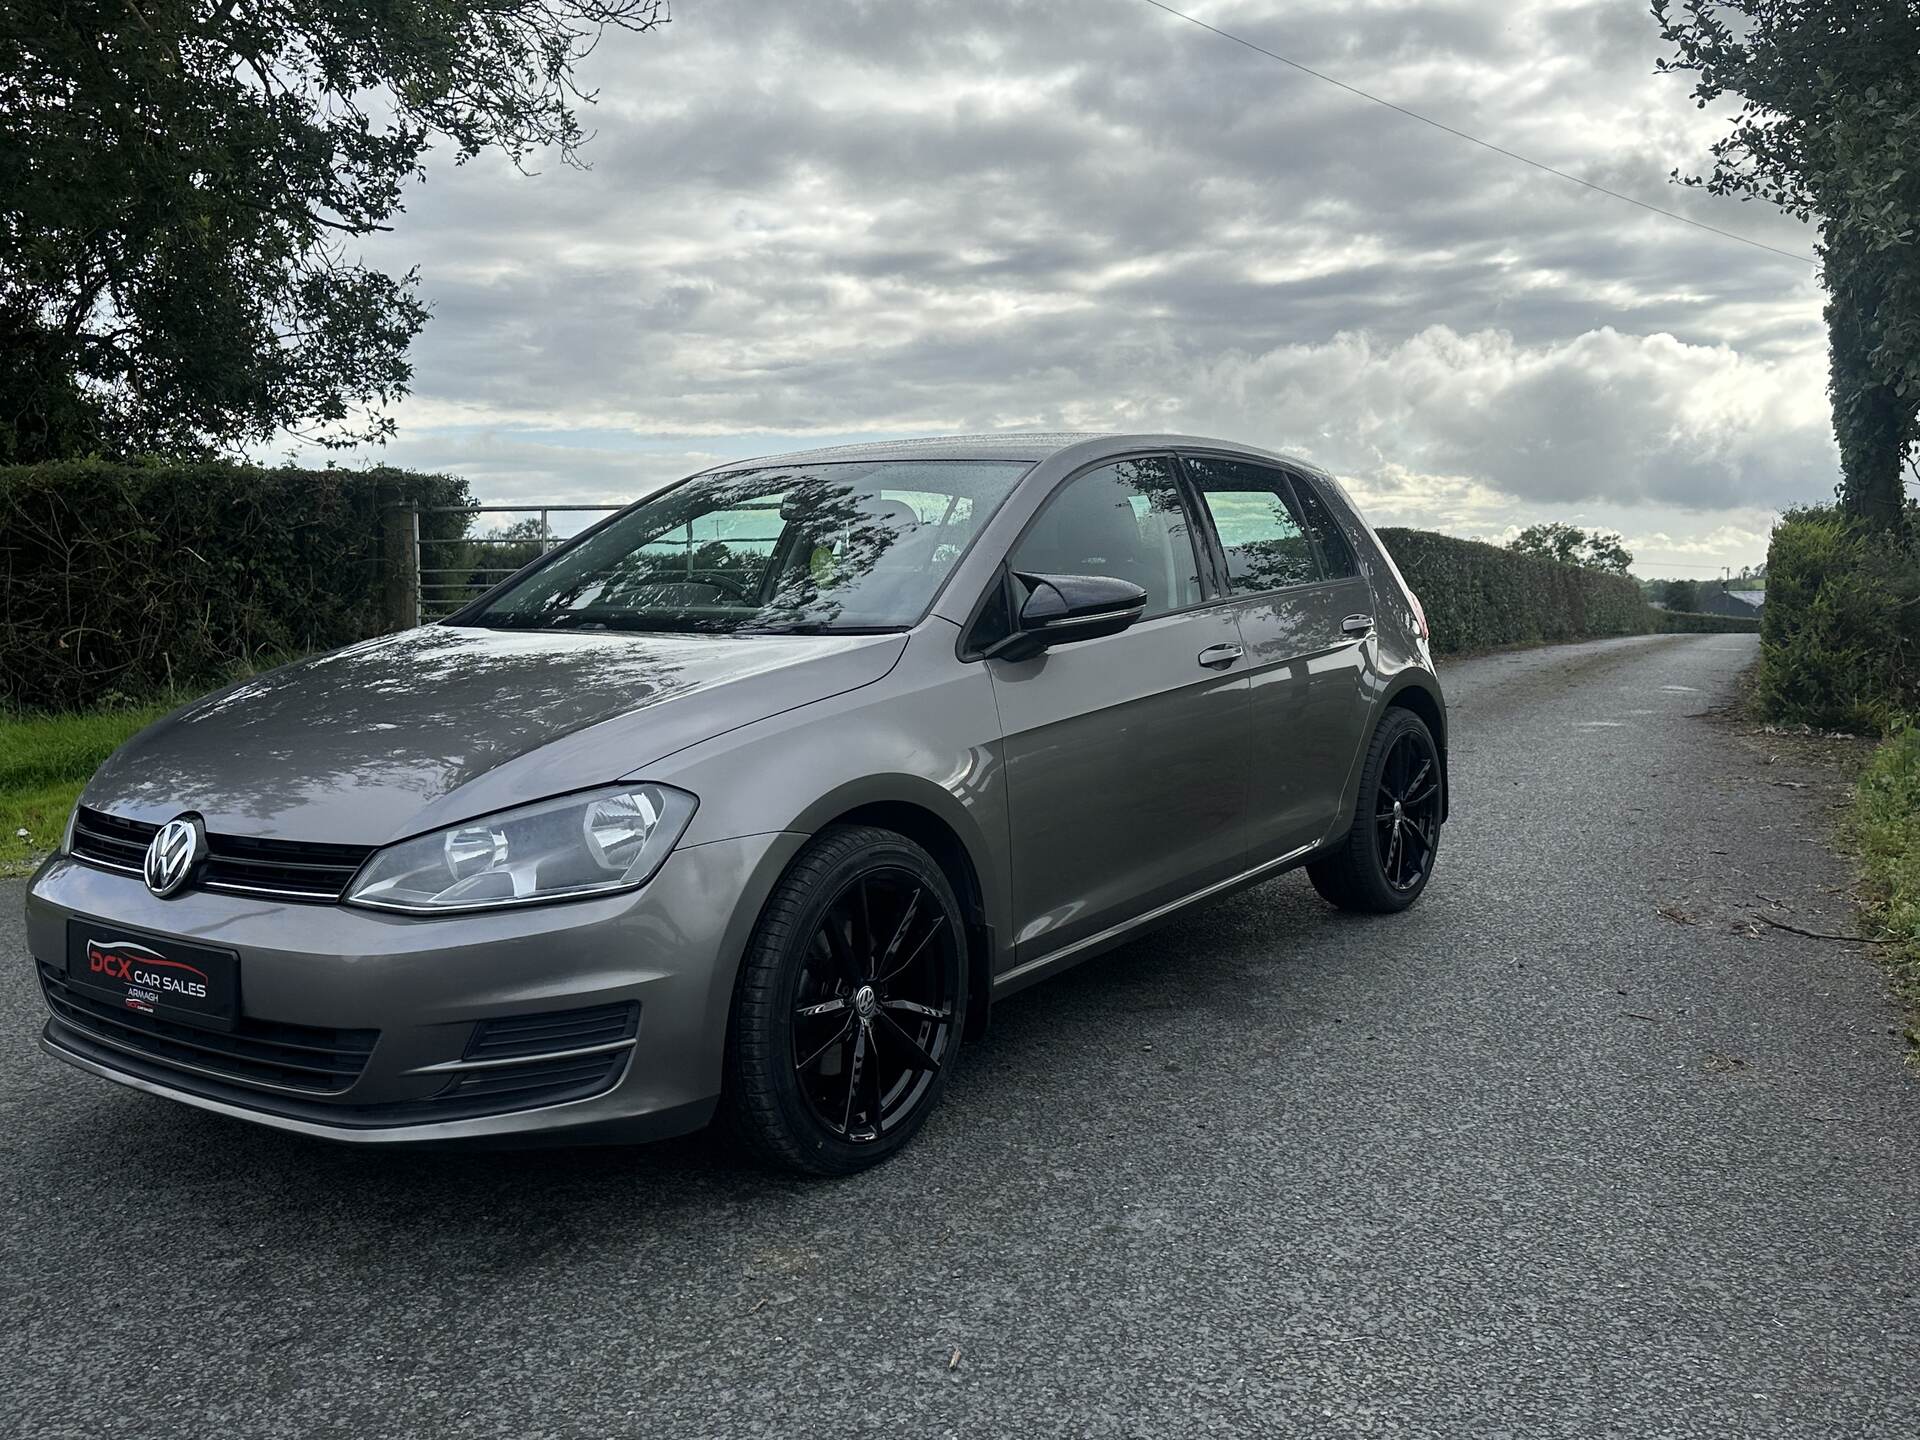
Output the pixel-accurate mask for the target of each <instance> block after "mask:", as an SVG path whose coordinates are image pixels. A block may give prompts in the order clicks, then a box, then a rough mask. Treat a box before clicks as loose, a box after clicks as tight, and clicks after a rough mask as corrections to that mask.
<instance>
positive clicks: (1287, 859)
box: [993, 840, 1322, 1000]
mask: <svg viewBox="0 0 1920 1440" xmlns="http://www.w3.org/2000/svg"><path fill="white" fill-rule="evenodd" d="M1321 844H1322V842H1321V841H1319V840H1315V841H1313V842H1312V843H1310V844H1306V845H1302V846H1301V847H1300V848H1299V849H1297V850H1289V851H1288V852H1287V853H1286V854H1284V855H1281V856H1279V857H1278V858H1276V859H1273V860H1268V861H1265V862H1263V863H1261V864H1259V865H1255V866H1254V867H1253V868H1252V869H1251V870H1242V871H1241V872H1240V873H1239V874H1238V875H1229V876H1228V877H1227V878H1226V879H1224V880H1216V881H1214V882H1213V884H1211V885H1207V886H1204V887H1202V888H1201V889H1199V890H1196V891H1194V892H1193V893H1192V894H1191V895H1182V896H1181V897H1180V898H1179V899H1178V900H1169V901H1168V902H1167V903H1166V904H1164V905H1157V906H1155V907H1154V908H1153V909H1151V910H1149V911H1147V912H1146V913H1145V914H1141V915H1135V916H1134V917H1133V918H1132V919H1130V920H1122V921H1121V922H1120V923H1119V924H1118V925H1110V926H1108V927H1107V928H1106V929H1105V930H1102V931H1100V932H1099V933H1098V934H1097V935H1089V936H1087V937H1086V938H1085V939H1082V940H1076V941H1074V942H1073V943H1072V944H1071V945H1062V946H1061V947H1060V948H1059V949H1058V950H1049V951H1048V952H1047V953H1046V954H1045V955H1042V956H1040V957H1038V958H1037V959H1033V960H1029V961H1027V962H1026V963H1025V964H1022V965H1016V966H1014V967H1013V968H1012V969H1011V970H1008V971H1006V972H1005V973H1003V974H1000V975H996V976H994V979H993V996H994V999H996V1000H998V999H1000V998H1001V997H1003V996H1006V995H1011V994H1013V993H1014V992H1015V991H1018V990H1024V989H1026V988H1027V986H1029V985H1033V984H1037V983H1038V982H1039V981H1042V980H1044V979H1046V978H1047V977H1048V976H1050V975H1057V974H1059V973H1060V972H1061V971H1062V970H1071V969H1072V968H1073V967H1074V966H1075V965H1078V964H1079V963H1080V962H1081V961H1082V960H1091V959H1092V958H1093V957H1094V956H1095V955H1098V954H1101V953H1103V952H1104V951H1107V950H1111V949H1113V948H1114V947H1115V946H1117V945H1123V944H1125V943H1126V942H1127V941H1128V940H1131V939H1132V938H1133V937H1134V936H1136V935H1138V934H1141V933H1142V932H1144V931H1146V930H1149V929H1151V928H1152V927H1153V926H1155V925H1157V924H1159V923H1160V922H1161V921H1162V920H1165V919H1168V918H1169V917H1171V916H1173V915H1175V914H1177V913H1178V912H1180V911H1182V910H1184V909H1186V908H1187V907H1188V906H1189V905H1197V904H1199V903H1200V902H1201V901H1203V900H1213V899H1216V898H1218V897H1220V896H1222V895H1228V894H1231V893H1232V892H1233V891H1235V890H1243V889H1245V888H1246V887H1247V886H1249V885H1258V884H1259V883H1260V882H1261V881H1263V880H1270V879H1272V878H1273V877H1274V876H1276V875H1281V874H1284V873H1285V872H1286V871H1288V870H1292V869H1294V868H1296V867H1297V866H1299V865H1301V864H1302V863H1304V862H1305V860H1306V858H1307V857H1308V856H1309V855H1311V854H1312V853H1313V852H1314V851H1316V850H1318V849H1319V848H1320V846H1321Z"/></svg>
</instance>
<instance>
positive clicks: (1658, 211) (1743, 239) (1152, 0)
mask: <svg viewBox="0 0 1920 1440" xmlns="http://www.w3.org/2000/svg"><path fill="white" fill-rule="evenodd" d="M1147 4H1149V5H1151V6H1153V8H1154V9H1156V10H1164V11H1165V12H1166V13H1167V14H1169V15H1171V16H1173V17H1174V18H1175V19H1176V20H1184V21H1186V22H1187V23H1188V24H1189V25H1198V26H1199V27H1200V28H1201V29H1202V30H1206V31H1210V32H1211V33H1213V34H1215V35H1218V36H1219V37H1220V38H1221V39H1222V40H1231V41H1232V42H1233V43H1234V44H1236V45H1244V46H1245V47H1246V48H1247V49H1249V50H1251V51H1253V52H1254V53H1255V54H1256V55H1264V56H1266V57H1267V58H1268V59H1269V60H1278V61H1279V62H1280V63H1281V64H1282V65H1289V66H1291V67H1292V68H1294V69H1295V70H1298V71H1299V72H1300V73H1301V74H1303V75H1311V76H1312V77H1313V78H1314V79H1316V80H1323V81H1325V82H1326V83H1327V84H1329V85H1331V86H1333V87H1334V88H1335V89H1339V90H1344V91H1346V92H1347V93H1348V94H1349V95H1357V96H1359V97H1360V98H1361V99H1362V100H1371V101H1372V102H1373V103H1374V104H1375V105H1384V106H1386V108H1387V109H1389V110H1392V111H1394V112H1395V113H1396V114H1399V115H1404V116H1406V117H1407V118H1408V119H1409V120H1418V121H1419V122H1420V123H1421V124H1422V125H1431V126H1432V127H1433V128H1434V129H1436V130H1444V131H1445V132H1446V133H1447V134H1449V135H1452V136H1455V137H1456V138H1458V139H1461V140H1465V141H1467V142H1468V143H1470V144H1474V145H1478V146H1479V147H1480V148H1481V149H1482V150H1491V151H1492V152H1493V153H1494V154H1496V155H1504V156H1505V157H1506V158H1507V159H1509V160H1518V161H1519V162H1520V163H1521V164H1522V165H1531V166H1532V167H1533V168H1534V169H1536V170H1544V171H1545V172H1546V173H1547V174H1549V175H1553V176H1557V177H1558V178H1559V179H1562V180H1567V181H1571V182H1572V183H1573V184H1575V185H1578V186H1580V187H1582V188H1583V189H1587V190H1593V191H1596V192H1597V193H1599V194H1601V195H1605V196H1608V197H1609V198H1611V199H1614V200H1624V201H1625V202H1626V203H1627V204H1629V205H1637V206H1639V207H1640V208H1641V209H1642V210H1649V211H1651V212H1652V213H1654V214H1655V215H1664V216H1665V217H1666V218H1667V219H1669V220H1678V221H1679V222H1680V223H1681V224H1682V225H1691V226H1693V228H1694V229H1696V230H1705V231H1707V232H1708V233H1709V234H1711V235H1718V236H1720V237H1721V238H1723V239H1726V240H1738V241H1739V242H1740V243H1741V244H1742V245H1751V246H1753V248H1754V249H1756V250H1765V251H1767V252H1768V253H1769V254H1772V255H1780V256H1784V257H1785V258H1786V259H1788V260H1798V261H1801V262H1802V263H1804V264H1807V265H1812V264H1814V263H1815V262H1814V261H1813V260H1812V259H1811V258H1810V257H1808V256H1806V255H1796V254H1794V252H1793V251H1791V250H1782V249H1780V248H1779V247H1778V246H1777V245H1769V244H1767V243H1766V242H1765V241H1763V240H1753V239H1750V238H1748V237H1747V236H1745V235H1736V234H1734V232H1733V231H1731V230H1722V229H1721V228H1720V227H1719V226H1718V225H1709V224H1707V222H1706V221H1704V220H1695V219H1693V218H1692V217H1691V216H1687V215H1682V214H1681V213H1680V212H1679V211H1677V210H1666V209H1662V208H1661V207H1660V206H1658V205H1653V204H1649V203H1648V202H1647V201H1645V200H1637V199H1635V198H1634V197H1633V196H1631V195H1623V194H1621V193H1620V192H1619V191H1618V190H1609V189H1608V188H1607V187H1606V186H1604V185H1596V184H1594V183H1593V181H1591V180H1582V179H1581V178H1580V177H1579V176H1578V175H1569V174H1568V173H1567V172H1566V171H1565V170H1556V169H1555V168H1554V167H1553V166H1551V165H1548V164H1546V163H1545V162H1543V161H1539V160H1534V159H1531V158H1529V157H1528V156H1525V155H1522V154H1520V153H1519V152H1518V151H1516V150H1508V149H1506V148H1505V147H1503V146H1500V145H1495V144H1494V143H1493V142H1492V141H1491V140H1482V139H1481V138H1480V137H1479V136H1478V135H1469V134H1468V133H1467V132H1466V131H1464V130H1456V129H1454V127H1453V126H1451V125H1448V124H1445V123H1443V122H1442V121H1439V120H1435V119H1434V118H1433V117H1432V116H1430V115H1422V114H1421V113H1420V112H1419V111H1417V110H1409V109H1407V107H1406V106H1404V105H1396V104H1394V103H1393V101H1391V100H1386V99H1383V98H1382V97H1380V96H1378V95H1375V94H1373V93H1371V92H1370V91H1366V90H1362V89H1361V88H1360V87H1359V86H1357V85H1349V84H1347V82H1346V81H1344V80H1336V79H1334V78H1333V76H1331V75H1328V74H1326V73H1324V72H1322V71H1319V70H1315V69H1314V68H1313V67H1312V66H1311V65H1302V64H1301V63H1300V62H1299V61H1298V60H1289V59H1288V58H1287V57H1286V56H1285V55H1281V54H1278V53H1276V52H1275V51H1272V50H1269V49H1267V48H1266V47H1265V46H1264V45H1256V44H1254V43H1253V41H1251V40H1248V39H1245V38H1243V37H1241V36H1239V35H1235V34H1233V33H1231V32H1230V31H1226V30H1222V29H1221V28H1220V27H1219V26H1217V25H1209V24H1208V23H1207V22H1206V21H1204V20H1202V19H1200V18H1198V17H1197V16H1193V15H1189V14H1187V13H1186V11H1184V10H1176V9H1174V8H1173V6H1171V5H1165V4H1162V3H1161V0H1147Z"/></svg>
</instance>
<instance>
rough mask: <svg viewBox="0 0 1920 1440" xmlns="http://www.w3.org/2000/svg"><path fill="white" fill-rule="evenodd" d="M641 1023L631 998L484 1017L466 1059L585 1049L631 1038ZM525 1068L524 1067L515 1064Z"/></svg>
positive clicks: (517, 1056) (475, 1028) (470, 1041)
mask: <svg viewBox="0 0 1920 1440" xmlns="http://www.w3.org/2000/svg"><path fill="white" fill-rule="evenodd" d="M639 1022H640V1007H639V1006H638V1005H636V1004H634V1003H633V1002H632V1001H631V1000H629V1001H626V1002H624V1003H621V1004H617V1005H595V1006H593V1007H592V1008H591V1009H587V1010H549V1011H547V1012H546V1013H545V1014H541V1015H510V1016H508V1017H507V1018H506V1019H504V1020H483V1021H481V1022H480V1024H478V1025H476V1026H474V1029H473V1038H472V1039H471V1040H469V1041H468V1042H467V1049H466V1053H465V1055H463V1056H462V1057H461V1058H462V1059H465V1060H514V1059H518V1058H519V1057H521V1056H523V1055H551V1054H553V1053H554V1052H555V1051H560V1050H585V1049H586V1048H588V1047H589V1046H592V1045H611V1044H613V1043H615V1042H616V1041H620V1040H631V1039H632V1038H633V1034H634V1031H635V1030H636V1029H637V1028H638V1026H639ZM516 1068H518V1069H523V1070H524V1069H527V1068H529V1067H527V1066H524V1065H523V1066H518V1067H516Z"/></svg>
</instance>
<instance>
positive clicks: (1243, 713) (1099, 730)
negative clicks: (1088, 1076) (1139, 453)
mask: <svg viewBox="0 0 1920 1440" xmlns="http://www.w3.org/2000/svg"><path fill="white" fill-rule="evenodd" d="M1009 565H1010V567H1011V568H1012V569H1013V570H1014V571H1016V572H1026V573H1030V574H1066V575H1112V576H1117V577H1119V578H1121V579H1125V580H1130V581H1132V582H1134V583H1135V584H1137V585H1139V586H1141V587H1142V588H1143V589H1145V590H1146V592H1147V608H1146V613H1145V615H1144V616H1143V617H1142V618H1141V619H1140V620H1139V621H1138V622H1137V623H1135V624H1134V625H1133V626H1132V627H1131V628H1130V629H1128V630H1125V631H1123V632H1121V633H1120V634H1118V635H1110V636H1107V637H1105V638H1103V639H1098V640H1087V641H1082V642H1080V643H1078V644H1070V645H1061V646H1058V647H1057V648H1054V649H1051V650H1048V651H1046V652H1044V653H1043V654H1041V655H1039V656H1037V657H1035V658H1034V659H1031V660H1023V661H1007V660H990V661H988V662H987V668H988V670H989V672H990V673H991V674H992V676H993V686H994V695H995V698H996V700H997V702H998V704H999V707H1000V724H1001V729H1002V732H1003V734H1004V736H1005V746H1006V749H1005V754H1006V767H1007V768H1006V775H1007V790H1008V804H1009V809H1010V811H1011V820H1012V861H1013V898H1014V924H1015V949H1016V953H1015V963H1016V964H1025V963H1027V962H1029V961H1031V960H1034V959H1036V958H1038V957H1041V956H1044V955H1047V954H1050V953H1051V952H1053V951H1055V950H1058V949H1060V948H1061V947H1063V946H1067V945H1071V944H1073V943H1074V942H1075V941H1078V940H1083V939H1086V938H1088V937H1090V936H1093V935H1097V934H1099V933H1100V932H1101V931H1103V930H1106V929H1108V928H1110V927H1112V926H1114V925H1116V924H1119V923H1121V922H1122V921H1125V920H1127V919H1130V918H1132V917H1134V916H1136V915H1139V914H1142V913H1144V912H1145V911H1148V910H1151V909H1153V908H1155V907H1156V906H1159V905H1162V904H1165V903H1166V902H1167V901H1169V900H1173V899H1177V898H1179V897H1180V896H1183V895H1186V894H1188V893H1190V892H1192V891H1193V890H1195V889H1198V888H1199V887H1201V886H1203V885H1205V884H1208V883H1210V882H1211V881H1214V880H1218V879H1223V878H1225V877H1226V876H1228V875H1231V874H1233V873H1235V872H1236V871H1237V870H1238V869H1240V868H1241V864H1242V859H1243V855H1244V852H1245V847H1246V833H1245V824H1244V822H1245V817H1246V803H1247V747H1248V742H1249V735H1250V730H1249V726H1250V719H1249V714H1248V705H1249V695H1250V692H1249V687H1248V682H1247V678H1246V674H1245V670H1246V665H1245V662H1244V659H1242V658H1241V651H1242V648H1243V647H1242V646H1241V643H1240V632H1239V628H1238V626H1237V625H1236V624H1235V621H1234V616H1233V613H1232V607H1231V606H1230V605H1228V604H1226V603H1224V601H1223V600H1222V599H1221V598H1220V597H1217V596H1214V595H1212V594H1211V593H1210V591H1209V589H1208V587H1207V585H1206V584H1205V583H1204V582H1203V580H1202V578H1201V577H1202V571H1203V567H1202V566H1201V564H1200V562H1199V559H1198V551H1197V549H1196V543H1195V536H1194V533H1193V527H1192V524H1191V522H1190V517H1189V513H1188V510H1187V505H1186V502H1185V500H1184V499H1183V497H1182V495H1181V492H1180V488H1179V486H1178V484H1177V483H1176V481H1175V478H1174V467H1173V464H1172V462H1171V461H1170V460H1169V459H1168V458H1166V457H1164V456H1146V457H1142V458H1139V459H1132V460H1122V461H1118V462H1113V463H1109V464H1105V465H1101V466H1099V467H1097V468H1095V469H1092V470H1089V471H1086V472H1084V473H1082V474H1081V475H1078V476H1076V477H1075V478H1073V479H1072V480H1069V481H1068V482H1067V483H1066V484H1065V485H1064V486H1062V487H1061V489H1059V490H1058V491H1056V492H1055V493H1054V495H1053V496H1052V497H1051V498H1050V499H1049V500H1048V502H1047V504H1046V506H1045V507H1044V508H1043V509H1042V510H1041V512H1040V513H1039V515H1038V516H1036V517H1035V519H1034V522H1033V524H1032V525H1031V526H1029V528H1028V530H1027V532H1026V534H1025V535H1024V536H1023V537H1022V538H1021V540H1020V541H1019V543H1018V544H1017V545H1015V547H1014V550H1013V553H1012V555H1011V556H1010V557H1009ZM1016 588H1017V587H1016Z"/></svg>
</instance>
